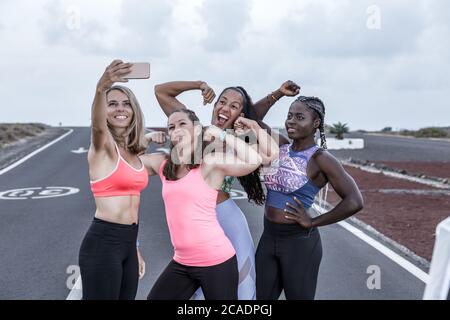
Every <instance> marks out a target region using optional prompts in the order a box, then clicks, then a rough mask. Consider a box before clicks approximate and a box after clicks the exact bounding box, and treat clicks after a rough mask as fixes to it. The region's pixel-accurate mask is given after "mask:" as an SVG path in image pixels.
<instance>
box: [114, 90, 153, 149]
mask: <svg viewBox="0 0 450 320" xmlns="http://www.w3.org/2000/svg"><path fill="white" fill-rule="evenodd" d="M113 90H118V91H120V92H122V93H123V94H125V95H126V96H127V97H128V100H130V105H131V109H132V110H133V117H132V118H131V123H130V125H129V127H128V128H127V130H126V132H125V136H128V143H127V145H126V147H127V149H128V150H130V151H131V152H132V153H134V154H142V153H144V152H145V150H146V149H147V148H146V146H145V144H144V134H145V124H144V114H143V113H142V109H141V106H140V105H139V102H138V100H137V99H136V96H135V95H134V93H133V91H131V90H130V89H129V88H127V87H124V86H118V85H116V86H112V87H111V88H109V89H108V90H107V91H106V95H108V93H110V92H111V91H113ZM108 129H109V131H110V132H111V135H112V136H113V138H114V140H115V141H116V142H118V143H119V142H124V137H123V136H119V135H117V134H116V132H115V130H114V128H113V127H112V126H111V125H110V123H109V122H108Z"/></svg>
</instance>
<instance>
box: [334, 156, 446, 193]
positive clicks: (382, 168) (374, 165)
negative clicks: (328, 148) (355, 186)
mask: <svg viewBox="0 0 450 320" xmlns="http://www.w3.org/2000/svg"><path fill="white" fill-rule="evenodd" d="M342 163H344V164H353V165H357V166H361V167H363V168H364V167H366V168H373V169H378V170H380V171H381V172H383V173H384V172H391V173H396V174H400V175H402V176H405V177H410V178H417V179H422V180H429V181H430V182H437V183H440V184H442V185H447V186H448V188H450V180H449V179H448V178H440V177H433V176H428V175H426V174H423V173H412V172H408V171H407V170H405V169H395V168H391V167H388V166H386V165H384V164H383V163H382V161H380V162H379V163H375V162H371V161H368V160H360V159H356V158H348V159H346V160H342Z"/></svg>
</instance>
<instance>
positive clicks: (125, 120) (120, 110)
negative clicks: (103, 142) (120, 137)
mask: <svg viewBox="0 0 450 320" xmlns="http://www.w3.org/2000/svg"><path fill="white" fill-rule="evenodd" d="M106 100H107V118H108V123H109V124H110V125H111V126H112V127H114V128H127V127H128V126H129V125H130V123H131V121H132V120H133V109H132V107H131V103H130V99H129V98H128V96H127V95H126V94H125V93H123V92H121V91H119V90H111V91H110V92H108V94H107V96H106Z"/></svg>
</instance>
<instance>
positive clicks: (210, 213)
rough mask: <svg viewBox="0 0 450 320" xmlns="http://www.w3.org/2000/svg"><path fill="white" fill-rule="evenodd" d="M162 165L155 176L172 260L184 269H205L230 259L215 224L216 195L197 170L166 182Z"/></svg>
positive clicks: (227, 246) (229, 248) (230, 250)
mask: <svg viewBox="0 0 450 320" xmlns="http://www.w3.org/2000/svg"><path fill="white" fill-rule="evenodd" d="M165 164H166V161H164V162H163V163H162V165H161V168H160V170H159V176H160V177H161V181H162V197H163V199H164V206H165V209H166V219H167V225H168V226H169V231H170V239H171V241H172V245H173V248H174V257H173V259H174V260H175V261H176V262H178V263H180V264H183V265H186V266H196V267H208V266H214V265H217V264H220V263H222V262H225V261H227V260H228V259H230V258H231V257H233V256H234V255H235V254H236V252H235V250H234V248H233V245H232V244H231V242H230V240H229V239H228V238H227V236H226V235H225V233H224V231H223V229H222V227H221V226H220V224H219V222H218V220H217V215H216V201H217V193H218V191H217V190H215V189H213V188H211V187H210V186H209V185H208V184H207V183H206V181H205V180H204V179H203V176H202V172H201V169H200V167H198V168H196V169H192V170H191V171H190V172H189V173H188V174H187V175H186V176H184V177H183V178H180V179H178V180H176V181H169V180H166V178H165V177H164V175H163V174H162V171H163V168H164V166H165Z"/></svg>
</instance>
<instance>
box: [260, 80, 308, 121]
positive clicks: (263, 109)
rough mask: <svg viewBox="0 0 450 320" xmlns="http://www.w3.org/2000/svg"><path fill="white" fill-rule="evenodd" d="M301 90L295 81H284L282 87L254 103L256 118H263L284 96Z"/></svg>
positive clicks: (294, 94) (290, 95) (295, 93)
mask: <svg viewBox="0 0 450 320" xmlns="http://www.w3.org/2000/svg"><path fill="white" fill-rule="evenodd" d="M299 92H300V86H298V85H297V84H296V83H295V82H293V81H290V80H289V81H286V82H284V83H283V84H282V85H281V87H280V88H279V89H277V90H275V91H273V92H272V93H270V94H268V95H267V96H265V97H264V98H262V99H261V100H259V101H258V102H256V103H255V104H254V105H253V108H254V113H255V117H256V119H253V120H257V121H258V120H263V119H264V117H265V116H266V114H267V112H268V111H269V110H270V108H271V107H272V106H273V105H274V104H275V103H276V102H277V101H278V100H280V99H281V98H282V97H284V96H288V97H293V96H296V95H297V94H298V93H299Z"/></svg>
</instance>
